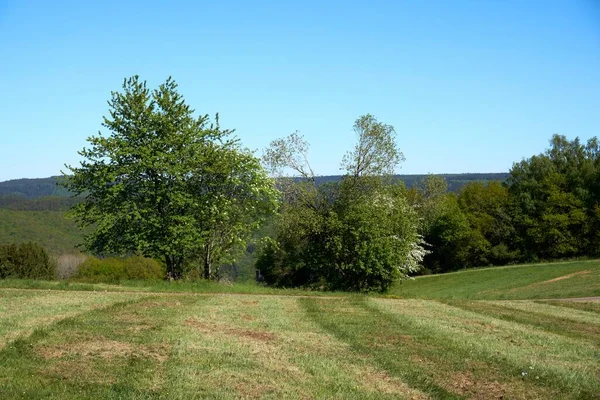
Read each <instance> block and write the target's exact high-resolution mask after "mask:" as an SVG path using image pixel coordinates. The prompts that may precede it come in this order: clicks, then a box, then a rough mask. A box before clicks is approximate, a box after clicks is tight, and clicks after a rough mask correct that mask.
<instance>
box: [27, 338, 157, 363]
mask: <svg viewBox="0 0 600 400" xmlns="http://www.w3.org/2000/svg"><path fill="white" fill-rule="evenodd" d="M37 353H38V354H39V355H40V356H41V357H42V358H44V359H46V360H50V359H55V358H64V357H70V358H71V357H82V358H103V359H106V360H110V359H112V358H116V357H122V358H129V357H143V358H152V359H154V360H156V361H158V362H161V363H162V362H165V361H166V360H167V359H168V355H167V354H168V346H167V345H158V346H147V345H136V346H134V345H131V344H129V343H124V342H118V341H116V340H107V339H105V338H98V339H95V340H86V341H81V342H77V343H64V344H59V345H47V346H41V347H39V348H38V349H37Z"/></svg>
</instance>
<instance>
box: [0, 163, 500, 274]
mask: <svg viewBox="0 0 600 400" xmlns="http://www.w3.org/2000/svg"><path fill="white" fill-rule="evenodd" d="M426 176H427V175H396V178H398V179H402V180H403V181H404V182H405V183H406V186H407V187H412V186H414V185H415V184H416V183H417V182H419V181H420V180H421V179H423V178H425V177H426ZM441 176H442V177H444V178H445V179H446V181H447V182H448V187H449V189H450V190H452V191H455V192H456V191H459V190H460V188H461V187H463V186H464V185H465V184H466V183H468V182H473V181H480V182H486V181H503V180H505V179H506V178H507V177H508V174H507V173H493V174H442V175H441ZM59 178H60V177H56V176H53V177H49V178H42V179H15V180H10V181H6V182H0V244H2V243H11V242H28V241H33V242H38V243H40V244H41V245H43V246H44V247H46V248H47V249H48V250H50V252H51V253H54V254H57V255H58V254H63V253H72V252H74V251H76V249H75V245H76V244H79V243H81V241H82V233H81V231H80V230H79V229H78V228H77V226H76V224H75V222H74V221H72V220H69V219H67V218H66V217H65V211H66V210H68V209H69V208H70V207H71V206H72V205H74V204H75V203H76V202H77V199H74V198H72V197H71V196H70V193H69V192H68V191H66V190H65V189H63V188H62V187H60V186H58V185H57V184H56V181H57V179H59ZM340 178H341V176H339V175H330V176H319V177H317V183H318V184H323V183H327V182H337V181H339V180H340ZM252 257H253V255H251V254H245V255H244V257H243V259H242V260H240V262H239V265H238V269H239V270H240V271H238V272H240V273H241V272H243V274H242V275H244V274H246V275H247V274H248V273H250V272H252V270H251V268H250V267H249V265H251V264H252V260H253V258H252ZM249 268H250V269H249ZM242 270H243V271H242ZM237 278H248V277H246V276H241V277H237Z"/></svg>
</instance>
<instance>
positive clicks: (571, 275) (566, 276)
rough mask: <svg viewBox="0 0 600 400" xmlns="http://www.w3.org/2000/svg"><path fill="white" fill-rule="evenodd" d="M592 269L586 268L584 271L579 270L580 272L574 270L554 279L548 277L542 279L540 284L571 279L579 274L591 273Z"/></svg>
mask: <svg viewBox="0 0 600 400" xmlns="http://www.w3.org/2000/svg"><path fill="white" fill-rule="evenodd" d="M591 272H592V271H590V270H588V269H586V270H584V271H579V272H573V273H572V274H568V275H563V276H559V277H558V278H554V279H548V280H547V281H542V282H539V284H543V283H552V282H558V281H563V280H565V279H569V278H573V277H574V276H578V275H587V274H589V273H591Z"/></svg>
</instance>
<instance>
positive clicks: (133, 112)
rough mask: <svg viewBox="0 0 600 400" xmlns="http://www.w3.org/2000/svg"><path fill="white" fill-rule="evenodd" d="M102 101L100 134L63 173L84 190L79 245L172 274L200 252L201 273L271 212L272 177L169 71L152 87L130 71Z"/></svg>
mask: <svg viewBox="0 0 600 400" xmlns="http://www.w3.org/2000/svg"><path fill="white" fill-rule="evenodd" d="M108 104H109V107H110V109H109V117H105V118H104V123H103V124H102V125H103V126H104V127H105V128H107V129H108V130H109V132H110V133H109V135H108V136H103V135H102V134H101V133H99V134H98V136H92V137H90V138H88V141H89V143H90V148H84V149H83V150H82V151H80V152H79V154H80V155H81V156H82V157H83V161H82V162H81V164H80V166H79V167H71V166H67V168H68V169H69V171H70V172H71V173H72V175H71V176H68V177H66V178H67V179H65V181H64V185H65V186H66V187H67V188H68V189H69V190H70V191H71V192H73V193H75V195H82V196H84V201H83V202H82V203H80V204H78V205H76V206H75V208H74V209H73V215H74V216H75V218H76V219H77V221H78V222H79V224H80V225H82V226H92V227H94V228H95V229H93V231H92V232H91V233H90V234H88V235H86V237H85V246H86V247H87V249H88V250H90V251H92V252H94V253H109V254H125V253H132V252H140V253H142V254H143V255H145V256H148V257H154V258H162V259H163V260H164V262H165V264H166V271H167V275H168V276H169V277H172V278H175V279H178V278H180V277H181V276H182V274H183V268H184V264H185V263H186V262H188V261H190V260H193V259H195V258H198V257H200V256H203V257H204V258H206V259H209V262H208V263H206V262H205V263H204V265H208V273H205V276H206V277H207V278H208V277H210V276H211V270H210V268H211V266H212V265H213V264H214V263H215V262H218V261H219V260H220V258H221V257H222V256H223V254H224V253H226V252H228V251H230V250H231V246H232V243H233V242H238V241H241V239H242V238H243V237H244V236H245V234H247V232H248V231H249V230H251V229H252V228H254V227H255V226H256V224H255V222H256V223H258V222H260V220H261V217H262V216H264V215H267V214H269V213H271V212H273V208H274V195H275V190H274V188H273V182H272V181H271V180H270V179H269V178H268V177H267V175H266V172H264V171H263V170H262V168H261V166H260V164H259V162H258V161H257V160H256V159H254V158H253V157H252V155H251V154H249V153H248V152H245V151H242V150H241V149H240V147H239V144H238V142H237V140H235V139H234V138H232V137H231V134H232V131H230V130H223V129H221V128H220V126H219V119H218V115H217V116H216V118H215V121H214V122H211V120H210V118H209V117H208V115H202V116H199V117H195V116H194V110H192V109H191V108H190V106H189V105H188V104H186V102H185V100H184V99H183V96H182V95H181V94H179V93H178V91H177V84H176V83H175V81H174V80H172V79H171V78H169V79H167V81H166V82H165V83H163V84H162V85H160V86H159V87H158V88H157V89H155V90H153V91H150V90H149V89H148V88H147V86H146V82H142V81H140V79H139V77H138V76H134V77H132V78H129V79H125V81H124V83H123V91H122V92H112V97H111V100H109V102H108ZM240 193H243V194H244V197H243V200H241V201H238V199H237V198H236V196H238V194H240ZM253 207H254V208H253ZM250 210H252V211H250ZM248 217H250V218H253V223H247V218H248ZM217 232H227V233H226V234H223V233H217ZM215 236H217V237H222V238H223V237H225V236H226V237H227V240H221V241H215V240H212V239H211V238H214V237H215ZM205 249H210V253H209V254H208V255H207V254H206V253H208V252H207V251H206V250H205ZM215 253H217V255H215Z"/></svg>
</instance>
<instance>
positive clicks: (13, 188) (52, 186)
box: [0, 176, 69, 199]
mask: <svg viewBox="0 0 600 400" xmlns="http://www.w3.org/2000/svg"><path fill="white" fill-rule="evenodd" d="M58 179H60V177H58V176H51V177H49V178H35V179H12V180H9V181H4V182H0V196H1V195H13V196H15V195H16V196H23V197H26V198H30V199H31V198H37V197H46V196H69V192H68V191H67V190H65V189H63V188H62V187H60V186H58V185H57V184H56V182H57V180H58Z"/></svg>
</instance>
